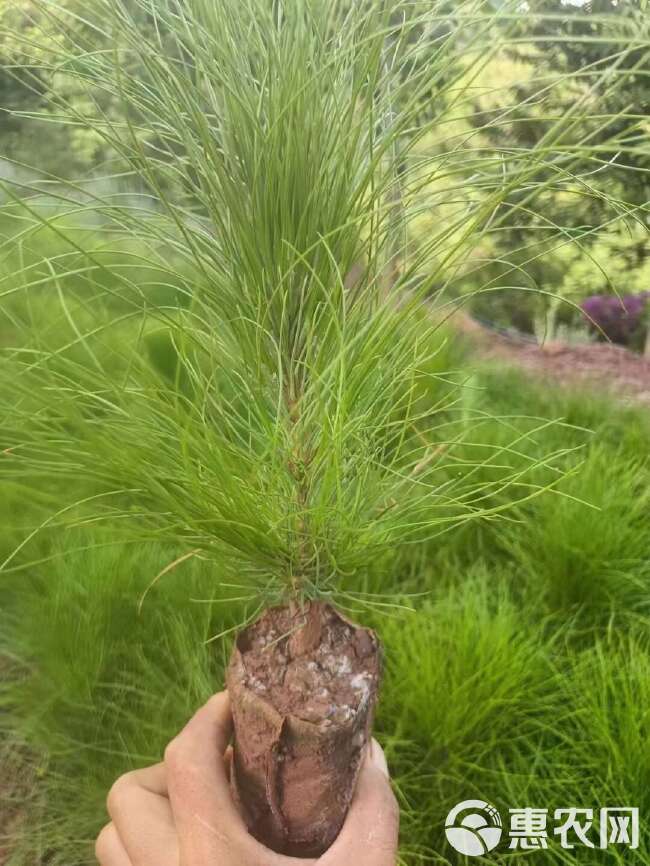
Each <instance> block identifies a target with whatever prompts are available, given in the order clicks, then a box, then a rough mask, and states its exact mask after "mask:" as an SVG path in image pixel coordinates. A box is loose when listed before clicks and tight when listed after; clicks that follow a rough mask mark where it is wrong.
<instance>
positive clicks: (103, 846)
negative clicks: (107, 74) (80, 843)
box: [95, 824, 113, 866]
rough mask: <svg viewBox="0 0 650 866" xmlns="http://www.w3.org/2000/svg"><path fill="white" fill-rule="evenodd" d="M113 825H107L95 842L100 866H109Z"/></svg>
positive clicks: (96, 856)
mask: <svg viewBox="0 0 650 866" xmlns="http://www.w3.org/2000/svg"><path fill="white" fill-rule="evenodd" d="M112 826H113V825H112V824H107V825H106V826H105V827H104V828H103V829H102V831H101V832H100V834H99V836H98V837H97V839H96V840H95V859H96V860H97V862H98V863H99V864H100V866H108V859H107V858H108V851H109V847H110V836H111V833H112V829H111V828H112Z"/></svg>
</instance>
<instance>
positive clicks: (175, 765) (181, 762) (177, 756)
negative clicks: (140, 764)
mask: <svg viewBox="0 0 650 866" xmlns="http://www.w3.org/2000/svg"><path fill="white" fill-rule="evenodd" d="M164 760H165V767H166V768H167V769H168V770H169V771H170V772H171V773H176V772H178V771H179V770H182V769H183V767H184V766H185V764H186V760H185V747H184V746H183V741H182V740H181V738H180V736H178V737H174V739H173V740H170V742H169V743H168V744H167V748H166V749H165V756H164Z"/></svg>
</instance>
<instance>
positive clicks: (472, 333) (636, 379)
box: [452, 315, 650, 405]
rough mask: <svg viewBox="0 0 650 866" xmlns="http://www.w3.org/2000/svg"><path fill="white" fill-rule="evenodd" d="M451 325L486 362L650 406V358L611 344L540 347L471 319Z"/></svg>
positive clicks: (461, 317)
mask: <svg viewBox="0 0 650 866" xmlns="http://www.w3.org/2000/svg"><path fill="white" fill-rule="evenodd" d="M452 323H453V324H454V325H455V326H456V327H457V328H458V329H459V330H460V331H461V333H462V334H463V335H464V336H466V337H467V338H468V341H469V342H470V344H471V345H472V346H473V348H474V349H475V350H476V351H478V353H479V354H480V355H481V356H482V357H484V358H487V359H493V360H498V361H503V362H504V363H507V364H510V365H512V366H515V367H519V368H521V369H523V370H526V371H527V372H529V373H531V375H534V376H539V377H541V378H543V379H544V380H546V381H547V382H549V383H551V382H552V383H553V384H559V385H575V384H578V383H581V382H582V383H585V384H586V385H589V386H590V387H592V388H597V389H598V390H599V391H601V392H602V391H607V392H608V393H611V395H612V396H614V397H617V398H623V399H625V400H627V401H628V402H629V401H632V402H635V403H643V404H645V405H650V358H648V357H644V356H642V355H638V354H636V353H635V352H631V351H630V350H629V349H625V348H623V347H622V346H615V345H613V344H611V343H585V344H578V345H569V344H567V343H562V342H555V341H553V342H548V343H546V344H544V345H538V344H537V343H535V342H533V341H529V340H526V339H524V338H521V337H518V336H517V335H515V334H512V335H510V334H504V333H500V332H497V331H493V330H491V329H489V328H486V327H484V326H483V325H481V324H480V323H479V322H476V321H475V320H474V319H472V318H470V317H469V316H467V315H459V316H454V317H453V319H452Z"/></svg>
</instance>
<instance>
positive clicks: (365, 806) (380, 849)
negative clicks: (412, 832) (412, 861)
mask: <svg viewBox="0 0 650 866" xmlns="http://www.w3.org/2000/svg"><path fill="white" fill-rule="evenodd" d="M398 831H399V809H398V807H397V801H396V799H395V795H394V794H393V791H392V789H391V786H390V782H389V779H388V766H387V764H386V758H385V757H384V753H383V751H382V749H381V746H380V745H379V743H377V742H376V741H375V740H373V741H372V744H371V748H370V749H369V750H368V752H367V754H366V758H365V760H364V763H363V767H362V768H361V773H360V774H359V781H358V782H357V789H356V791H355V794H354V798H353V800H352V805H351V806H350V811H349V812H348V815H347V818H346V819H345V823H344V824H343V829H342V830H341V832H340V833H339V836H338V838H337V839H336V841H335V842H334V844H333V845H332V846H331V848H330V849H329V850H328V851H327V853H326V854H324V855H323V857H322V858H321V859H320V860H319V863H320V864H322V866H346V864H350V863H354V864H355V866H395V859H396V856H397V838H398Z"/></svg>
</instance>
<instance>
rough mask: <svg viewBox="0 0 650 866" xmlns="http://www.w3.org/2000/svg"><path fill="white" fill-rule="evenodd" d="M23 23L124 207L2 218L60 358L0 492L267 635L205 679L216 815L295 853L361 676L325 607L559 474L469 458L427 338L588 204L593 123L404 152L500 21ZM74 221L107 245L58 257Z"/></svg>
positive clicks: (69, 193) (399, 8) (37, 350)
mask: <svg viewBox="0 0 650 866" xmlns="http://www.w3.org/2000/svg"><path fill="white" fill-rule="evenodd" d="M36 8H37V9H38V11H39V15H38V17H37V20H35V23H34V28H33V30H32V31H30V33H29V35H28V36H26V37H25V44H26V48H29V47H30V46H31V47H34V48H35V47H36V46H37V45H38V41H39V28H40V30H41V31H42V32H46V31H48V28H54V29H55V31H56V32H58V33H61V34H63V37H62V38H61V40H60V41H58V42H55V44H54V46H52V45H50V46H49V51H48V53H47V55H46V61H42V62H44V63H45V64H46V66H49V72H50V73H51V74H52V75H53V77H54V80H55V81H56V80H60V81H62V80H65V81H68V82H69V81H72V82H74V84H75V86H76V88H77V89H76V93H77V94H78V93H82V94H83V95H84V97H85V98H84V99H83V100H79V99H70V98H68V97H66V96H63V95H61V94H62V93H67V92H69V90H65V89H63V88H62V89H61V93H59V92H58V91H56V90H55V91H54V92H53V94H52V102H51V106H50V109H49V117H50V119H55V120H56V121H58V122H62V123H68V124H70V125H72V126H73V127H75V128H83V129H86V130H90V131H91V132H92V134H93V135H94V136H95V137H96V139H97V141H99V142H101V143H102V146H103V147H105V148H106V149H107V151H108V152H110V153H112V154H114V164H113V169H112V171H113V180H114V181H115V180H116V179H117V178H119V181H120V183H123V184H128V187H125V190H124V192H121V191H120V189H119V188H116V187H114V188H113V191H111V192H109V193H104V194H100V193H98V192H97V190H96V189H93V188H89V187H88V186H87V185H85V184H83V183H81V182H77V183H72V182H68V183H67V184H66V185H65V186H61V185H60V184H56V185H53V184H52V181H54V180H55V179H53V178H50V179H49V184H48V187H47V188H48V190H49V191H50V193H51V196H52V198H53V199H55V200H58V202H59V207H58V209H57V210H56V211H55V212H52V213H49V214H46V215H43V212H42V210H39V209H38V207H37V205H36V203H35V202H34V200H33V199H30V198H29V197H23V198H20V199H19V197H18V192H19V191H20V190H19V189H18V188H17V187H16V186H14V187H13V188H9V190H8V194H9V195H10V197H11V198H12V200H15V201H16V202H17V206H18V207H19V208H20V209H21V211H22V213H23V215H24V216H25V217H26V218H28V219H31V220H32V223H33V225H36V226H37V227H38V228H39V229H40V230H42V229H43V228H47V230H48V231H50V232H53V233H54V235H55V236H57V237H59V238H61V239H62V240H65V243H66V245H67V247H66V249H65V250H64V251H63V252H62V253H60V254H59V255H56V256H54V257H51V258H48V259H47V260H46V262H45V263H44V267H42V268H40V269H39V267H36V268H35V269H34V267H33V266H32V265H29V266H27V267H26V268H24V269H22V270H21V271H19V273H18V276H17V285H15V286H13V287H12V288H11V289H10V290H9V291H10V293H11V297H12V298H13V297H14V296H15V295H16V294H19V293H24V294H27V295H33V294H34V293H35V292H38V291H39V287H41V286H47V287H48V288H49V290H50V291H51V292H52V293H54V294H55V296H56V300H57V303H58V307H59V313H58V315H59V317H60V322H61V323H62V325H63V328H64V330H63V332H64V333H65V334H66V337H65V338H64V339H63V340H61V339H60V338H53V337H52V336H51V334H48V333H46V332H44V331H43V330H42V329H38V330H37V331H36V332H35V333H34V335H33V336H32V338H31V339H30V340H29V341H25V342H24V343H23V344H22V345H20V346H19V347H18V348H16V349H15V350H12V351H10V352H9V356H8V360H7V364H6V366H5V369H6V370H7V371H8V375H7V377H6V379H7V393H10V394H11V395H12V396H11V402H10V405H9V411H8V413H7V415H8V419H7V420H8V423H7V425H6V429H7V439H8V443H7V448H8V449H9V452H8V454H7V456H8V458H9V459H8V461H7V463H6V472H7V475H8V476H11V475H13V476H14V478H15V479H16V480H21V479H25V480H28V479H31V481H32V483H33V481H34V479H38V478H41V479H50V480H52V479H55V480H56V481H57V482H58V483H60V484H62V485H63V484H64V483H70V479H74V483H75V484H79V483H81V482H83V483H84V484H85V485H86V492H85V493H84V495H83V496H72V497H71V498H70V500H69V501H68V502H67V503H66V504H65V505H63V506H62V508H61V510H60V511H59V512H57V514H56V515H54V516H53V518H52V521H51V524H54V525H56V524H64V523H69V522H79V521H80V520H81V521H88V520H91V519H94V520H103V519H110V520H112V521H114V522H115V525H116V526H121V527H124V529H123V531H124V532H125V533H126V532H127V531H130V532H136V533H139V534H140V535H142V536H143V537H144V536H147V537H149V538H151V537H153V538H154V539H164V541H165V543H166V544H169V543H176V544H178V545H179V546H180V547H181V553H180V555H179V557H178V559H176V560H174V562H172V563H170V566H169V568H171V567H174V566H175V565H177V564H179V563H180V562H182V561H183V560H184V559H186V558H187V557H189V556H191V555H199V556H203V557H206V558H211V559H212V560H214V562H215V582H217V581H224V582H231V583H236V585H237V591H238V592H244V593H248V594H249V595H250V598H251V600H252V601H253V608H254V610H255V612H256V613H259V611H260V610H262V609H263V608H266V612H265V613H263V615H262V616H261V617H260V618H259V619H258V620H256V622H255V623H253V624H252V625H248V627H247V628H246V629H244V630H243V631H242V632H241V633H240V635H239V637H238V639H237V641H236V645H235V650H234V654H233V660H232V663H231V666H230V669H229V674H228V685H229V689H230V692H231V697H232V700H233V713H234V719H235V730H236V740H235V757H234V763H233V774H232V782H233V790H234V792H235V795H236V797H237V798H238V799H239V801H240V805H241V808H242V810H243V812H244V814H245V815H246V817H247V821H248V824H249V826H250V828H251V831H252V832H254V833H255V834H256V835H257V836H258V837H259V838H260V839H261V840H262V841H263V842H265V843H266V844H268V845H269V846H271V847H273V848H275V849H276V850H280V851H283V852H286V853H290V854H299V855H306V856H314V855H318V854H319V853H320V852H322V851H323V850H324V849H325V848H327V846H328V845H329V844H330V843H331V841H332V840H333V839H334V838H335V836H336V834H337V833H338V831H339V829H340V826H341V824H342V821H343V819H344V817H345V813H346V811H347V807H348V805H349V802H350V798H351V796H352V792H353V790H354V784H355V780H356V775H357V772H358V768H359V765H360V760H361V757H362V754H363V748H364V747H365V745H366V743H367V740H368V737H369V734H370V727H371V723H372V714H373V708H374V703H375V699H376V694H377V689H378V682H379V673H380V670H379V669H380V661H379V647H378V642H377V639H376V637H375V635H374V633H372V632H370V631H369V630H367V629H363V628H361V627H358V626H355V625H354V624H353V623H351V622H350V621H349V620H347V619H346V618H345V617H343V616H342V614H340V613H339V612H338V611H337V610H336V609H335V608H334V607H333V606H332V605H331V603H332V602H338V603H339V604H342V603H344V602H345V601H346V600H347V601H349V600H351V599H352V600H356V601H357V602H358V603H364V602H365V603H370V604H377V603H379V601H378V599H373V598H372V597H366V596H364V595H363V594H362V593H361V592H360V588H361V587H362V585H363V583H362V581H363V578H364V577H365V576H366V575H372V574H373V573H377V572H380V571H382V570H385V569H391V568H396V567H397V565H398V563H399V557H400V555H401V554H402V553H403V551H404V550H406V549H408V548H409V547H410V546H412V545H415V544H425V543H430V542H432V541H433V540H434V539H438V540H439V543H442V542H443V540H444V533H445V532H447V531H450V530H451V529H453V528H455V527H458V526H460V525H462V524H463V523H465V522H467V521H470V520H476V519H492V518H496V517H498V516H499V514H500V513H501V512H502V511H503V510H504V508H505V507H506V506H507V505H509V504H511V503H512V500H513V498H517V496H514V497H513V495H512V493H511V494H510V496H509V498H508V500H507V501H506V500H504V498H503V496H502V493H503V491H504V489H505V488H506V487H509V488H511V490H513V489H514V490H517V491H518V498H519V500H525V499H527V498H529V497H531V496H534V495H536V494H537V493H538V492H540V491H541V490H543V489H544V488H545V487H547V486H549V485H550V484H553V483H554V482H555V481H556V480H557V479H558V478H559V472H557V471H556V470H554V468H553V467H554V465H555V463H554V461H555V458H557V457H559V456H561V452H556V453H555V454H549V455H548V456H547V457H546V458H544V460H543V461H541V462H540V461H539V460H538V459H532V458H530V459H528V458H526V456H525V454H523V453H522V452H521V449H520V442H519V440H518V435H519V434H517V433H513V436H512V437H511V438H510V440H509V441H508V442H507V443H506V444H500V445H499V446H498V447H495V448H493V449H484V450H483V453H481V454H480V455H479V457H478V458H477V457H476V456H472V457H471V458H470V457H469V456H468V453H469V452H471V453H472V454H473V455H475V454H476V451H477V450H478V451H480V447H479V448H478V449H471V448H469V451H468V446H471V442H472V431H473V428H474V426H475V425H476V424H479V423H480V420H481V419H480V418H475V417H473V415H472V412H471V410H468V408H467V404H466V402H464V398H463V396H462V393H461V392H459V389H458V388H457V387H456V386H455V385H454V382H453V377H452V379H451V381H450V380H449V377H445V376H442V375H440V372H441V371H440V367H439V361H438V357H439V356H441V357H442V356H444V351H445V347H444V340H443V339H442V338H441V336H440V334H441V327H440V320H441V318H444V315H445V314H446V311H445V307H444V303H445V301H446V298H447V295H448V293H449V292H450V291H451V288H452V287H453V284H454V281H455V280H456V279H457V277H458V274H459V272H460V271H461V270H463V269H464V268H465V263H466V262H467V261H468V259H469V257H470V255H471V252H472V250H474V249H476V248H477V246H478V245H479V244H480V242H482V241H484V240H485V238H486V237H487V236H488V235H489V233H490V232H498V231H499V230H501V229H502V228H503V226H504V225H505V224H506V222H507V220H508V218H509V217H512V214H513V213H514V214H521V213H526V214H529V213H531V212H534V209H535V206H536V202H539V203H541V204H543V202H544V195H545V194H546V193H548V192H549V191H550V190H551V189H553V188H555V186H556V185H561V184H563V183H566V182H567V180H568V181H570V182H571V184H575V185H578V186H579V185H580V184H582V186H583V189H584V192H585V194H586V195H589V194H591V192H592V190H591V187H590V186H589V180H588V170H587V168H585V164H587V167H588V168H591V166H590V165H589V160H590V158H592V157H593V158H594V159H595V158H596V154H597V150H594V152H593V154H592V152H591V151H590V149H589V148H590V145H589V141H590V135H591V132H590V128H586V129H585V128H584V124H585V123H586V120H587V119H588V118H589V117H590V114H591V103H590V102H589V100H588V99H586V98H585V99H584V100H582V101H581V100H579V99H578V100H576V104H575V107H574V109H573V113H572V114H571V115H570V116H565V117H562V118H557V119H554V120H551V121H550V122H548V118H544V121H545V124H546V125H545V128H544V133H543V134H542V135H540V139H539V143H538V145H537V146H535V147H532V148H529V149H527V150H523V151H521V150H519V149H518V148H516V147H512V148H510V149H504V151H503V153H498V152H495V151H494V149H491V150H489V151H487V152H486V151H485V149H484V147H483V146H481V145H477V146H476V147H474V146H473V145H472V139H473V137H474V136H475V135H477V134H478V133H472V134H469V135H466V136H465V138H464V139H463V141H462V143H461V142H458V143H454V142H453V141H451V142H450V145H449V147H448V149H445V148H440V147H437V148H435V147H434V148H430V147H429V146H428V145H427V135H431V134H433V133H435V132H436V131H437V132H438V133H439V131H440V123H441V119H440V117H439V116H437V114H436V106H437V105H438V104H440V105H441V106H444V107H445V110H446V111H448V112H452V113H453V112H457V113H458V112H459V111H460V113H461V114H462V106H463V100H466V99H467V93H468V88H470V89H471V84H472V81H473V80H474V78H475V77H476V76H478V75H479V73H480V71H481V69H482V68H483V66H484V64H485V63H486V62H487V61H488V60H489V58H490V57H493V56H494V54H495V52H496V51H497V50H499V46H500V44H501V40H503V39H507V38H509V37H510V36H511V35H512V37H513V38H515V39H516V34H517V25H518V21H519V18H518V14H517V13H516V12H514V11H511V10H509V9H508V7H507V6H499V7H498V8H497V9H496V10H495V9H493V8H492V6H491V4H489V3H482V2H478V3H464V4H461V5H460V6H459V7H457V8H455V9H453V10H451V11H450V10H448V9H447V7H446V5H445V4H444V3H437V4H436V3H434V4H418V3H413V2H404V0H394V2H389V3H384V2H370V3H349V2H344V0H339V2H324V0H292V2H287V3H283V2H275V0H274V2H271V0H161V2H155V3H153V2H149V0H93V3H92V4H91V6H90V7H89V9H88V11H87V12H86V13H85V14H81V13H80V12H77V11H75V8H74V6H70V5H68V4H64V3H59V2H45V0H43V2H41V3H37V4H36ZM48 32H49V31H48ZM601 73H602V70H600V69H597V70H595V71H594V73H593V74H594V77H595V80H596V81H600V78H599V76H600V75H601ZM22 74H23V75H24V76H25V77H26V79H27V81H29V80H30V78H29V77H30V75H31V74H33V70H32V67H25V68H24V69H23V70H22ZM602 75H603V82H604V84H603V86H604V87H609V88H614V87H617V86H620V80H619V79H618V78H616V76H614V77H613V78H612V77H611V76H610V77H609V78H607V79H605V77H604V73H602ZM34 86H36V85H34ZM543 87H544V86H543V85H541V90H542V92H543ZM432 94H433V96H432ZM116 107H117V108H116ZM507 116H508V112H507V110H505V109H504V111H503V112H502V113H501V115H498V114H497V116H496V117H493V118H492V119H491V120H490V121H489V122H490V123H493V124H494V123H497V124H498V123H500V122H503V123H505V122H506V120H507ZM136 181H137V184H138V186H136V185H135V183H136ZM35 188H37V189H38V190H39V192H40V191H42V189H43V186H42V184H41V185H38V184H36V185H35V186H34V185H32V190H34V189H35ZM466 188H469V189H470V192H469V194H467V193H466ZM134 189H136V190H139V191H140V194H139V195H134V192H133V190H134ZM22 192H25V190H22ZM441 197H442V198H445V205H444V208H443V209H442V213H443V214H444V219H442V220H441V223H440V225H439V226H438V227H437V228H436V230H435V231H433V232H432V233H431V236H430V237H429V238H428V239H426V240H425V241H420V242H419V243H417V244H416V243H415V240H414V238H413V235H412V232H411V228H412V226H413V224H414V223H415V222H416V221H417V219H418V217H419V216H421V214H422V213H423V212H425V211H426V210H427V209H430V208H431V206H432V204H434V203H436V202H440V200H441ZM616 206H617V207H618V209H619V212H621V213H624V212H626V211H625V207H624V206H623V205H622V204H621V203H620V202H617V203H616ZM89 214H92V215H93V218H94V219H95V220H97V219H101V220H102V221H103V224H104V232H105V235H106V237H108V238H109V241H108V242H107V244H106V246H105V247H103V248H102V247H100V248H99V249H97V248H95V249H89V246H88V245H87V244H85V243H84V242H83V239H79V237H78V236H77V234H75V232H73V231H71V230H70V224H71V221H74V222H75V223H76V222H78V221H79V219H80V217H84V216H87V215H89ZM546 224H547V225H550V226H551V228H552V230H553V231H552V232H551V236H554V237H555V238H556V242H558V243H560V242H565V241H566V236H565V235H566V233H565V232H564V231H563V229H562V227H561V226H555V225H553V224H552V222H550V220H549V219H548V218H547V222H546ZM31 230H32V229H30V228H29V226H28V227H27V228H26V229H25V230H24V231H23V232H22V233H21V235H20V241H21V242H23V241H26V238H27V237H28V235H29V232H30V231H31ZM553 232H554V233H555V234H554V235H553ZM585 233H587V232H585ZM124 237H127V238H128V239H129V243H130V244H132V245H133V246H130V247H129V248H128V250H127V253H126V255H123V256H122V258H121V259H120V260H119V261H117V262H116V261H115V255H116V248H121V249H122V250H123V249H124V247H123V246H120V245H122V244H123V238H124ZM578 242H579V239H578ZM136 243H137V245H136ZM537 255H538V253H537V251H536V250H535V249H532V250H531V251H530V257H531V259H534V258H535V257H536V256H537ZM521 268H522V265H521V264H518V265H517V268H515V267H514V266H513V272H514V271H515V270H521ZM143 270H145V271H146V273H147V274H148V277H147V279H146V280H144V281H143V280H142V279H141V274H142V271H143ZM71 277H74V278H75V279H76V280H77V281H78V287H77V288H76V290H75V291H73V292H68V291H66V290H65V289H64V288H63V285H64V283H65V282H66V281H67V280H69V279H70V278H71ZM154 287H155V291H154ZM492 288H493V287H492V285H491V284H490V283H489V282H487V283H486V284H485V285H484V287H483V288H482V289H481V290H482V291H485V292H489V291H491V290H492ZM161 289H164V290H165V291H164V292H163V294H165V293H166V295H167V297H166V299H163V300H161V299H160V298H161ZM436 300H437V301H438V303H437V307H438V312H437V315H436V316H434V315H433V311H432V309H431V307H432V306H436V304H434V303H432V302H433V301H436ZM441 310H442V313H441V312H440V311H441ZM26 321H27V327H28V328H29V324H30V322H31V319H30V318H29V317H27V320H26ZM540 429H543V428H540ZM511 457H514V458H516V459H514V460H513V461H512V462H511V461H510V458H511ZM542 469H545V470H546V471H545V472H541V470H542ZM549 479H550V480H549ZM27 540H29V539H26V542H27ZM26 542H25V543H26ZM17 553H18V551H15V552H14V554H12V555H11V556H10V557H9V558H8V560H7V562H6V563H5V566H10V565H11V562H12V561H13V559H14V558H15V556H16V554H17ZM168 570H169V569H165V570H164V571H165V572H166V571H168ZM162 576H164V574H163V573H161V575H159V577H162ZM240 587H241V589H240ZM334 744H336V748H334ZM307 764H308V765H309V767H310V772H309V780H308V787H306V788H304V790H303V789H299V790H296V786H297V785H301V784H302V785H304V784H305V782H304V781H303V782H300V781H298V780H299V779H300V778H303V780H304V777H305V775H306V774H305V772H304V767H305V766H306V765H307ZM333 780H334V781H333Z"/></svg>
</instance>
